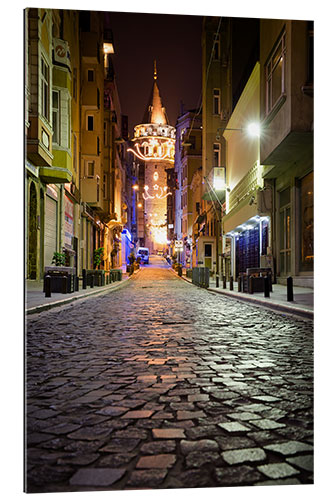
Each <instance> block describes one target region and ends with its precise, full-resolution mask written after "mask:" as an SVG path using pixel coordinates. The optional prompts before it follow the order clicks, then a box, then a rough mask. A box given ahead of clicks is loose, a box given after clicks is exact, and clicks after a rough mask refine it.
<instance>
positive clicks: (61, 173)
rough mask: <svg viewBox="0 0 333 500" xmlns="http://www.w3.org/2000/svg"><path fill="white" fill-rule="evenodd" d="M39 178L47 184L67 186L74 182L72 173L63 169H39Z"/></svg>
mask: <svg viewBox="0 0 333 500" xmlns="http://www.w3.org/2000/svg"><path fill="white" fill-rule="evenodd" d="M39 177H40V179H41V180H42V181H43V182H45V184H66V183H67V182H71V180H72V172H70V171H69V170H68V169H67V168H62V167H45V166H44V167H39Z"/></svg>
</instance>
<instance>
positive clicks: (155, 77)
mask: <svg viewBox="0 0 333 500" xmlns="http://www.w3.org/2000/svg"><path fill="white" fill-rule="evenodd" d="M154 80H157V69H156V59H154Z"/></svg>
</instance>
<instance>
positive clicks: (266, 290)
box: [264, 276, 270, 298]
mask: <svg viewBox="0 0 333 500" xmlns="http://www.w3.org/2000/svg"><path fill="white" fill-rule="evenodd" d="M269 288H270V286H269V278H268V276H265V278H264V296H265V297H268V298H269Z"/></svg>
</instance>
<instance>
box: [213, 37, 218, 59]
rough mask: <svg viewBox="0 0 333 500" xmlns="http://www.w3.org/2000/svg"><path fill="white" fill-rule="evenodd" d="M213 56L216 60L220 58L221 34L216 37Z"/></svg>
mask: <svg viewBox="0 0 333 500" xmlns="http://www.w3.org/2000/svg"><path fill="white" fill-rule="evenodd" d="M213 58H214V60H215V61H217V60H219V59H220V36H219V35H218V36H217V37H216V39H215V38H214V46H213Z"/></svg>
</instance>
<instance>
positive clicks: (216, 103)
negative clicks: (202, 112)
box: [213, 89, 221, 115]
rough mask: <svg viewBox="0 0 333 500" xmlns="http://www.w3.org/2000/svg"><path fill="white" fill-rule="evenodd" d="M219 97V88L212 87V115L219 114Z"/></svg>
mask: <svg viewBox="0 0 333 500" xmlns="http://www.w3.org/2000/svg"><path fill="white" fill-rule="evenodd" d="M220 97H221V92H220V89H214V90H213V114H214V115H219V114H220V111H221V109H220Z"/></svg>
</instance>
